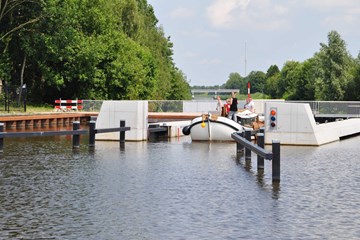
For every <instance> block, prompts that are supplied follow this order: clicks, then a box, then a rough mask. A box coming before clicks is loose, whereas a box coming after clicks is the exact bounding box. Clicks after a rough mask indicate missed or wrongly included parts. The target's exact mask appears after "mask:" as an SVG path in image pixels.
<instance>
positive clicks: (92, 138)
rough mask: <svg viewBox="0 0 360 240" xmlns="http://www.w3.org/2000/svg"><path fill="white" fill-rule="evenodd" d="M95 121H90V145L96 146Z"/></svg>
mask: <svg viewBox="0 0 360 240" xmlns="http://www.w3.org/2000/svg"><path fill="white" fill-rule="evenodd" d="M95 124H96V122H95V121H90V122H89V147H95Z"/></svg>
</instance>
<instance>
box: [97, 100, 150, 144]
mask: <svg viewBox="0 0 360 240" xmlns="http://www.w3.org/2000/svg"><path fill="white" fill-rule="evenodd" d="M147 116H148V101H104V102H103V104H102V106H101V109H100V112H99V115H98V118H97V121H96V128H97V129H102V128H116V127H119V126H120V120H125V126H126V127H130V128H131V130H130V131H127V132H126V133H125V136H126V137H125V139H126V140H127V141H145V140H147V127H148V119H147ZM119 138H120V133H119V132H111V133H100V134H96V140H115V141H118V140H119Z"/></svg>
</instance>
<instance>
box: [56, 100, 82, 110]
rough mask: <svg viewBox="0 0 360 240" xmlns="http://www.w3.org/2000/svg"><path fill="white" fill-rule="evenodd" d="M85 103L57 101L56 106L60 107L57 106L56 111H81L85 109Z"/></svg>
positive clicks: (79, 101)
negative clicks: (83, 104)
mask: <svg viewBox="0 0 360 240" xmlns="http://www.w3.org/2000/svg"><path fill="white" fill-rule="evenodd" d="M82 103H83V100H61V99H59V100H55V104H59V105H55V109H56V110H63V109H67V110H70V109H72V110H81V109H82V108H83V106H82V105H81V104H82Z"/></svg>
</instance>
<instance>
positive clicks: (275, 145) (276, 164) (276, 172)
mask: <svg viewBox="0 0 360 240" xmlns="http://www.w3.org/2000/svg"><path fill="white" fill-rule="evenodd" d="M272 154H273V159H272V180H273V182H274V181H275V182H280V140H273V141H272Z"/></svg>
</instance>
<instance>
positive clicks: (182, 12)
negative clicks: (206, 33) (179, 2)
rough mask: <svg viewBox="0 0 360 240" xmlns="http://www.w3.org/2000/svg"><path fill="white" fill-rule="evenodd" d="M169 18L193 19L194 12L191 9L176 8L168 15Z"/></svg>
mask: <svg viewBox="0 0 360 240" xmlns="http://www.w3.org/2000/svg"><path fill="white" fill-rule="evenodd" d="M170 16H171V17H172V18H182V19H188V18H192V17H194V16H195V12H194V11H193V10H192V9H189V8H183V7H179V8H176V9H175V10H173V11H172V12H171V13H170Z"/></svg>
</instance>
